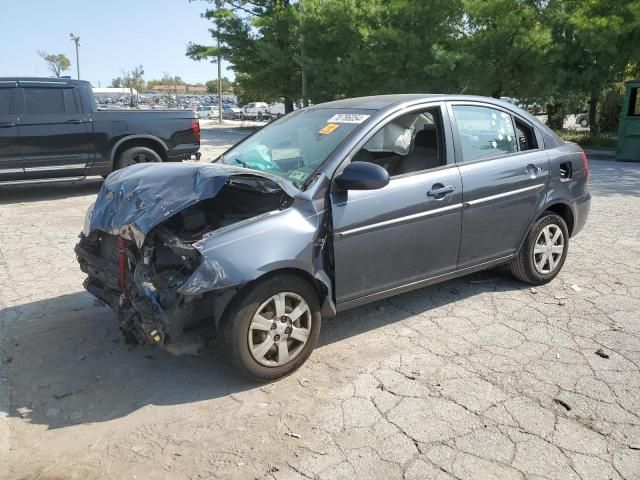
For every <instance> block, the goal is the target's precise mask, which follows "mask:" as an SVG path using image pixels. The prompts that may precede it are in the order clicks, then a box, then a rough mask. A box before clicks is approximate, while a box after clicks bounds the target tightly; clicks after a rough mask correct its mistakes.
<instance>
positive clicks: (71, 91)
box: [63, 88, 80, 113]
mask: <svg viewBox="0 0 640 480" xmlns="http://www.w3.org/2000/svg"><path fill="white" fill-rule="evenodd" d="M63 92H64V109H65V111H66V113H78V112H80V108H79V105H78V99H77V98H76V89H75V88H65V89H63Z"/></svg>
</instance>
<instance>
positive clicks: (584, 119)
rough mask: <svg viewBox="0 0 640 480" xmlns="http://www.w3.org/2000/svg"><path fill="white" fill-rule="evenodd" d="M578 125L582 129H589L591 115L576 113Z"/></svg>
mask: <svg viewBox="0 0 640 480" xmlns="http://www.w3.org/2000/svg"><path fill="white" fill-rule="evenodd" d="M576 125H580V126H581V127H582V128H587V127H588V126H589V114H588V113H576Z"/></svg>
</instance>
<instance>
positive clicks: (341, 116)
mask: <svg viewBox="0 0 640 480" xmlns="http://www.w3.org/2000/svg"><path fill="white" fill-rule="evenodd" d="M370 116H371V115H365V114H362V113H337V114H335V115H334V116H333V117H331V118H330V119H329V120H327V123H362V122H364V121H365V120H366V119H367V118H369V117H370Z"/></svg>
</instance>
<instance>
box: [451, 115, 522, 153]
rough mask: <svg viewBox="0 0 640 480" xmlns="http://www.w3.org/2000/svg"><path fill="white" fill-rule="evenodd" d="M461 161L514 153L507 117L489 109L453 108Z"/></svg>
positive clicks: (515, 146) (514, 142) (510, 121)
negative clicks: (460, 149)
mask: <svg viewBox="0 0 640 480" xmlns="http://www.w3.org/2000/svg"><path fill="white" fill-rule="evenodd" d="M452 108H453V115H454V116H455V120H456V124H457V126H458V134H459V136H460V144H461V147H462V161H463V162H469V161H472V160H479V159H482V158H488V157H496V156H500V155H507V154H509V153H514V152H516V151H517V150H518V145H517V142H516V134H515V132H514V130H513V122H512V120H511V115H509V114H508V113H504V112H501V111H500V110H495V109H493V108H489V107H476V106H470V105H454V106H453V107H452Z"/></svg>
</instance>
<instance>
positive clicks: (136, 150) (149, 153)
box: [114, 147, 162, 170]
mask: <svg viewBox="0 0 640 480" xmlns="http://www.w3.org/2000/svg"><path fill="white" fill-rule="evenodd" d="M148 162H162V158H160V155H158V154H157V153H156V152H154V151H153V150H151V149H150V148H147V147H132V148H129V149H127V150H125V151H124V152H122V153H121V154H120V156H119V157H118V158H116V161H115V165H114V167H115V168H114V170H120V169H121V168H124V167H128V166H129V165H135V164H136V163H148Z"/></svg>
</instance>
